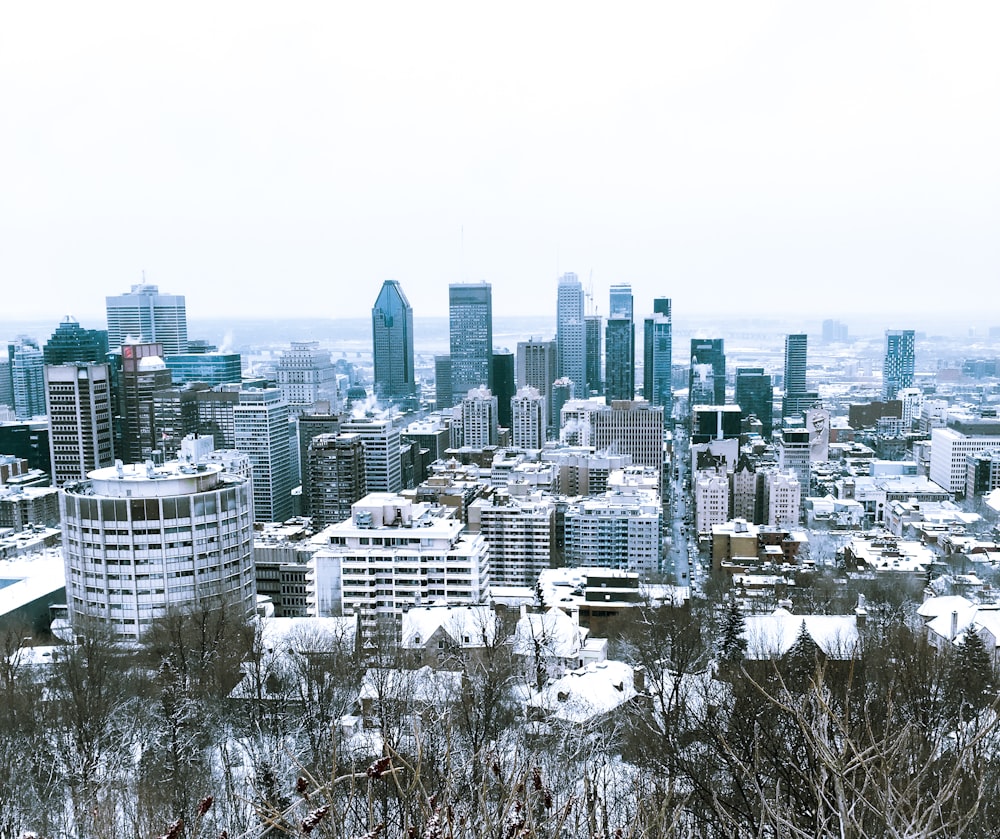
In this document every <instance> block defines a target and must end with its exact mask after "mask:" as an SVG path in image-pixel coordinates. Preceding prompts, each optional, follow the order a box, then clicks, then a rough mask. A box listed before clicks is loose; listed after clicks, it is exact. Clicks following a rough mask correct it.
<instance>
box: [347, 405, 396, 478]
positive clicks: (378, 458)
mask: <svg viewBox="0 0 1000 839" xmlns="http://www.w3.org/2000/svg"><path fill="white" fill-rule="evenodd" d="M340 431H341V433H342V434H357V435H359V436H360V437H361V444H362V445H363V446H364V447H365V486H366V487H367V488H368V491H369V492H399V491H400V490H401V489H402V488H403V471H402V464H401V463H400V459H399V429H398V428H396V427H395V426H394V425H393V424H392V422H391V421H390V420H387V419H374V418H373V417H352V418H351V419H349V420H345V421H344V422H342V423H341V424H340Z"/></svg>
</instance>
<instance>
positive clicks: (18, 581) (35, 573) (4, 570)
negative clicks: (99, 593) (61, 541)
mask: <svg viewBox="0 0 1000 839" xmlns="http://www.w3.org/2000/svg"><path fill="white" fill-rule="evenodd" d="M65 586H66V566H65V563H64V562H63V556H62V550H61V549H59V548H49V549H46V550H42V551H39V552H37V553H32V554H22V555H21V556H16V557H14V558H12V559H3V560H0V615H7V614H10V613H11V612H14V611H16V610H17V609H21V608H23V607H24V606H27V605H29V604H30V603H33V602H35V601H36V600H40V599H41V598H43V597H47V596H49V595H52V594H55V593H56V592H58V591H59V590H60V589H62V588H65Z"/></svg>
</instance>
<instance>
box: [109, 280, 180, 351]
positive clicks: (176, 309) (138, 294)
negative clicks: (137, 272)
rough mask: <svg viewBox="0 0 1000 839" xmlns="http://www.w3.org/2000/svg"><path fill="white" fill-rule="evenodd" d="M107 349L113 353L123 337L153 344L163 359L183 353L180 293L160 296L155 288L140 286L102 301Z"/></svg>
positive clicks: (123, 341) (153, 286) (123, 340)
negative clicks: (105, 311)
mask: <svg viewBox="0 0 1000 839" xmlns="http://www.w3.org/2000/svg"><path fill="white" fill-rule="evenodd" d="M105 301H106V303H107V310H108V346H109V347H110V349H111V351H112V352H114V351H116V350H117V349H118V348H119V347H120V346H121V345H122V344H123V343H125V339H126V338H131V339H132V340H133V341H135V342H137V343H156V344H160V345H162V347H163V355H164V357H166V356H169V355H176V354H178V353H182V352H187V348H188V334H187V309H186V307H185V304H184V295H182V294H160V289H159V287H157V286H155V285H146V284H144V283H140V284H138V285H134V286H132V290H131V291H130V292H129V293H128V294H118V295H113V296H110V297H107V298H105Z"/></svg>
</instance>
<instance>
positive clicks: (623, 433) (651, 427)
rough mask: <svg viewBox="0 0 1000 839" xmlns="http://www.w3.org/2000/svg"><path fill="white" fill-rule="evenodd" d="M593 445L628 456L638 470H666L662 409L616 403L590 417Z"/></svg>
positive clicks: (637, 402) (633, 402)
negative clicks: (645, 468)
mask: <svg viewBox="0 0 1000 839" xmlns="http://www.w3.org/2000/svg"><path fill="white" fill-rule="evenodd" d="M589 418H590V426H591V435H590V445H592V446H593V447H594V448H595V449H596V450H597V451H609V452H612V453H614V454H626V455H630V456H631V457H632V463H633V464H635V465H637V466H652V467H654V468H655V469H660V468H662V466H663V441H664V431H663V408H662V407H660V406H659V405H650V404H649V403H648V402H643V401H642V400H638V399H637V400H624V401H617V400H616V401H613V402H612V403H611V404H610V405H606V406H604V407H602V408H601V409H600V410H596V411H593V412H591V413H590V415H589Z"/></svg>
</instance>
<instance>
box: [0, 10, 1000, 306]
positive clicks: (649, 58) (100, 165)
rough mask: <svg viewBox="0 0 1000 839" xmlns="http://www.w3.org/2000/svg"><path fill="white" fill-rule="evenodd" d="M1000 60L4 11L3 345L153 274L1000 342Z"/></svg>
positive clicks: (225, 298)
mask: <svg viewBox="0 0 1000 839" xmlns="http://www.w3.org/2000/svg"><path fill="white" fill-rule="evenodd" d="M998 44H1000V4H997V3H995V2H984V3H978V4H972V3H970V4H956V3H940V2H936V3H920V2H893V3H881V2H874V0H865V1H864V2H857V3H850V2H847V3H845V2H839V3H824V4H819V3H803V2H801V0H795V1H794V2H756V0H753V1H750V2H748V0H740V2H733V3H715V2H690V0H686V2H674V3H649V4H637V5H624V6H623V4H618V3H607V2H605V3H600V4H586V3H578V2H574V3H566V4H559V3H544V2H543V3H537V2H535V3H524V4H517V3H509V2H508V3H503V4H499V3H497V4H489V5H488V4H483V3H455V4H441V3H425V2H421V3H415V2H406V3H398V4H397V3H365V2H350V3H348V2H340V3H333V2H323V3H318V2H317V3H266V4H265V3H260V4H258V3H250V2H238V3H221V2H209V3H205V2H198V3H180V2H171V3H162V4H156V5H153V4H146V3H136V2H128V3H122V4H120V5H118V4H115V5H112V4H108V3H99V2H88V3H81V2H72V3H32V2H20V3H16V2H10V3H6V4H3V6H2V7H0V288H2V292H0V320H3V319H13V318H33V317H50V316H51V317H52V318H53V323H56V322H57V321H58V319H59V317H60V316H61V315H63V314H66V313H73V314H76V315H78V316H80V318H81V320H83V319H84V318H85V317H87V316H92V315H94V314H98V315H100V314H101V313H103V306H104V295H105V294H109V293H119V292H122V291H126V290H127V289H128V287H129V285H130V284H131V283H134V282H139V281H140V278H141V272H142V271H143V270H145V272H146V277H147V281H148V282H154V283H157V284H159V285H160V288H161V289H162V290H164V291H170V292H173V293H181V294H185V295H186V296H187V305H188V315H189V317H195V318H197V317H210V316H211V317H215V316H220V315H224V314H225V313H227V312H230V313H232V314H234V315H266V314H269V313H273V314H276V315H281V316H292V315H295V314H303V315H309V316H324V315H329V316H331V317H339V316H365V315H367V314H368V313H369V312H370V309H371V305H372V303H373V302H374V300H375V297H376V294H377V292H378V289H379V287H380V285H381V282H382V280H383V279H386V278H395V279H398V280H399V281H400V282H401V283H402V285H403V288H404V290H405V291H406V292H407V294H408V296H409V298H410V302H411V303H412V304H413V306H414V309H415V310H416V312H417V314H418V315H432V314H444V313H445V312H446V309H447V284H448V283H449V282H456V281H461V280H480V279H484V280H488V281H490V282H492V283H493V296H494V311H495V312H497V313H501V314H515V313H518V312H525V311H528V312H534V313H544V312H546V311H549V310H553V309H554V306H555V287H556V278H557V276H558V274H559V273H560V272H563V271H569V270H573V271H576V272H577V273H578V274H580V276H581V277H582V278H583V280H584V282H585V283H586V282H587V280H588V278H589V277H590V276H591V272H592V276H593V288H594V293H595V297H596V298H597V302H598V305H599V309H600V311H601V312H602V313H606V312H607V293H608V286H609V284H610V283H612V282H631V283H632V284H633V287H634V290H635V295H636V305H635V308H636V312H637V314H639V313H644V312H646V311H648V310H649V309H651V302H650V301H651V299H652V298H653V297H654V296H660V295H665V296H669V297H672V298H673V299H674V310H675V313H680V311H704V310H707V309H713V308H714V309H716V310H717V311H727V310H728V311H732V313H733V314H736V313H737V312H738V311H739V309H740V307H742V308H744V309H745V310H746V311H748V312H752V313H760V312H767V311H769V310H774V309H775V308H778V309H779V310H781V311H782V312H784V313H787V312H788V311H790V310H793V309H797V308H802V309H804V310H806V311H809V312H812V313H813V314H814V315H816V316H823V315H825V314H829V313H834V314H836V313H840V312H850V311H851V310H853V309H860V310H863V311H868V312H878V311H885V312H886V316H887V321H890V322H891V323H892V325H900V324H901V323H902V321H901V319H900V318H898V317H892V315H893V313H894V312H896V311H899V312H900V313H902V314H906V313H923V314H926V313H928V312H941V313H942V314H946V315H957V314H959V313H961V312H962V311H963V310H966V309H967V306H968V298H969V297H970V296H972V295H975V297H976V299H977V300H978V301H979V306H978V307H977V309H976V313H975V317H985V318H986V320H989V321H997V322H998V323H1000V311H997V312H996V314H995V316H994V315H993V314H992V313H991V312H990V311H989V307H986V311H985V314H984V307H983V306H982V303H983V301H984V300H990V299H991V298H992V299H994V300H995V299H997V298H998V297H1000V295H998V293H997V287H998V283H997V280H998V278H1000V49H998V47H997V45H998ZM463 230H464V235H463V232H462V231H463ZM463 239H464V246H463ZM800 300H801V301H802V302H801V305H800V302H799V301H800ZM996 308H997V309H1000V304H998V305H997V307H996Z"/></svg>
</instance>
